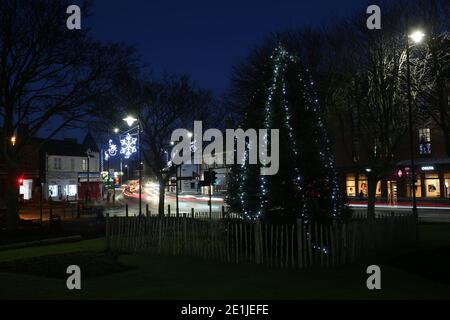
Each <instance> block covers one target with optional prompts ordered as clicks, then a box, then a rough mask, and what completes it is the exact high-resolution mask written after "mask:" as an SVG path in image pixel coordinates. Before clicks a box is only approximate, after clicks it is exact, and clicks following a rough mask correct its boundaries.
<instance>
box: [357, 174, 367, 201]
mask: <svg viewBox="0 0 450 320" xmlns="http://www.w3.org/2000/svg"><path fill="white" fill-rule="evenodd" d="M367 195H368V185H367V177H366V175H365V174H360V175H359V176H358V196H359V197H367Z"/></svg>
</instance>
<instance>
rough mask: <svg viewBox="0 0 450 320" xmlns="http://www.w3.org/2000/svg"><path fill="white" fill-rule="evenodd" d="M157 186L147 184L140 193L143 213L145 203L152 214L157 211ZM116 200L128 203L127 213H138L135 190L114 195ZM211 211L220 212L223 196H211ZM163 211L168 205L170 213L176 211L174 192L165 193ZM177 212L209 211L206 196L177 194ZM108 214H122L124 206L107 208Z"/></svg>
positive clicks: (123, 213)
mask: <svg viewBox="0 0 450 320" xmlns="http://www.w3.org/2000/svg"><path fill="white" fill-rule="evenodd" d="M157 188H158V187H157V186H156V185H147V186H146V188H145V189H144V190H143V193H142V211H143V213H145V210H146V205H147V204H148V206H149V210H150V212H151V213H152V214H156V212H158V203H159V194H158V189H157ZM116 200H118V201H123V202H125V203H127V204H128V214H129V215H138V214H139V196H138V193H137V192H134V193H130V192H124V193H123V194H120V195H118V196H117V197H116ZM212 200H213V201H212V208H211V209H212V212H221V211H222V206H223V204H224V202H223V197H218V196H214V197H212ZM164 202H165V212H166V213H167V211H168V205H170V211H171V213H175V212H176V197H175V195H174V194H171V193H166V197H165V200H164ZM178 205H179V212H180V213H190V212H191V209H192V208H194V211H195V212H209V205H208V196H199V195H185V194H182V195H180V196H179V200H178ZM107 212H108V213H109V214H110V216H114V215H116V216H124V215H125V208H116V209H109V210H108V211H107Z"/></svg>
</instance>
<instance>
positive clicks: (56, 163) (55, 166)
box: [53, 158, 61, 170]
mask: <svg viewBox="0 0 450 320" xmlns="http://www.w3.org/2000/svg"><path fill="white" fill-rule="evenodd" d="M53 169H56V170H61V158H53Z"/></svg>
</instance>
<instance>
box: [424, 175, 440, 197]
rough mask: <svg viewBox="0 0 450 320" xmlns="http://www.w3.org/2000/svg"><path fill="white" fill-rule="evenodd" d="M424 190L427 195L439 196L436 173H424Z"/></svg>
mask: <svg viewBox="0 0 450 320" xmlns="http://www.w3.org/2000/svg"><path fill="white" fill-rule="evenodd" d="M425 192H426V195H427V197H430V198H436V197H440V195H441V192H440V186H439V177H438V175H437V174H426V175H425Z"/></svg>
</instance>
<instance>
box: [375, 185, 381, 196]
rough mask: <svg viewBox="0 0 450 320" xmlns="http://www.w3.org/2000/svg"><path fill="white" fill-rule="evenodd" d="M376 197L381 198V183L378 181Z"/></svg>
mask: <svg viewBox="0 0 450 320" xmlns="http://www.w3.org/2000/svg"><path fill="white" fill-rule="evenodd" d="M375 196H376V197H377V198H380V197H381V181H378V182H377V190H376V193H375Z"/></svg>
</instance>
